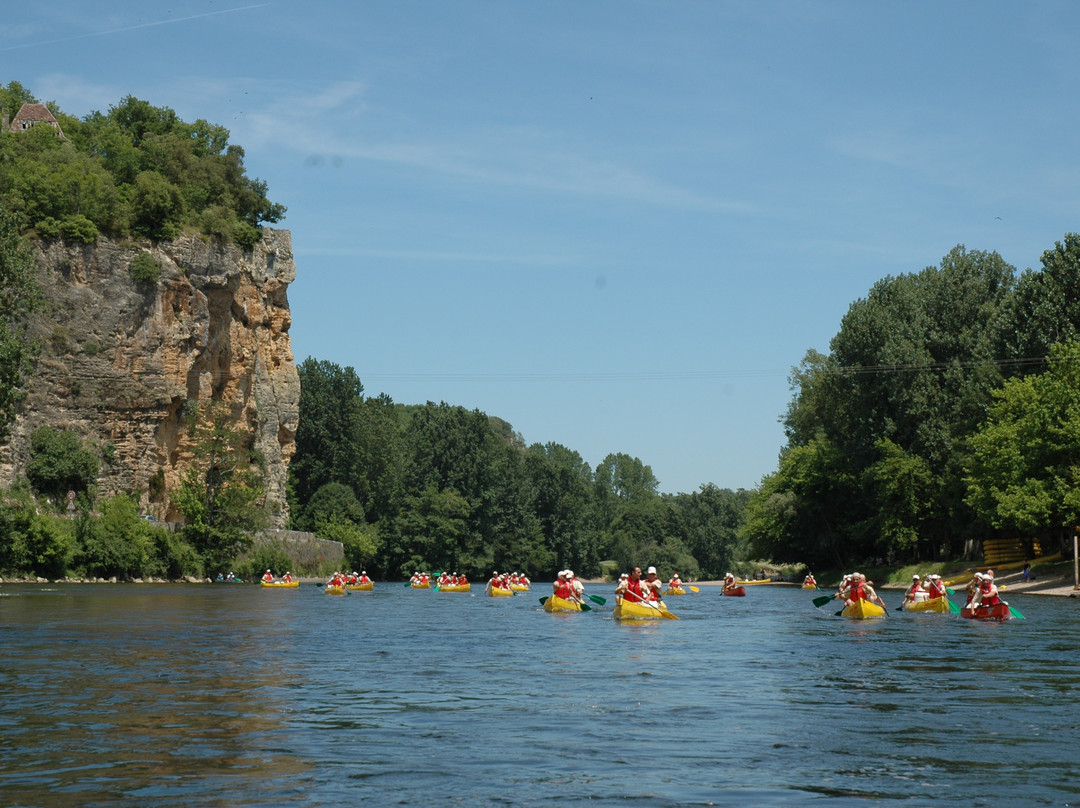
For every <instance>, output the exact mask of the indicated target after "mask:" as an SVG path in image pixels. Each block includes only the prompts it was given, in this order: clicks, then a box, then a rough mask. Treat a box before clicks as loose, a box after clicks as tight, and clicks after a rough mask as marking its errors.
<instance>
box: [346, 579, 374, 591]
mask: <svg viewBox="0 0 1080 808" xmlns="http://www.w3.org/2000/svg"><path fill="white" fill-rule="evenodd" d="M345 588H346V589H351V590H352V591H353V592H371V591H372V590H373V589H375V582H374V581H368V582H367V583H366V584H345Z"/></svg>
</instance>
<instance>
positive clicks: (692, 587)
mask: <svg viewBox="0 0 1080 808" xmlns="http://www.w3.org/2000/svg"><path fill="white" fill-rule="evenodd" d="M686 588H687V589H689V590H690V591H691V592H700V591H701V590H700V589H698V588H697V587H696V586H688V587H686Z"/></svg>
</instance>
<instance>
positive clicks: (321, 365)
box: [288, 357, 368, 529]
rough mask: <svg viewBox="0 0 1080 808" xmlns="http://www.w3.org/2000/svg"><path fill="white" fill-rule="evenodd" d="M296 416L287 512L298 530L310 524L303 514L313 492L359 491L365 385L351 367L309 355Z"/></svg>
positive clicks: (302, 372) (302, 369)
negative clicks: (335, 487) (335, 486)
mask: <svg viewBox="0 0 1080 808" xmlns="http://www.w3.org/2000/svg"><path fill="white" fill-rule="evenodd" d="M298 370H299V372H300V413H299V418H300V420H299V426H298V427H297V430H296V451H295V453H294V454H293V459H292V462H291V463H290V464H289V481H288V496H289V509H290V512H291V513H293V514H294V522H295V524H296V525H297V526H298V527H300V528H301V529H307V528H310V527H312V526H313V524H314V523H313V522H312V521H311V520H307V521H305V517H304V513H305V512H306V508H307V506H308V503H309V502H310V501H311V499H312V497H313V496H314V495H315V492H316V491H318V490H319V489H321V488H322V487H323V486H325V485H327V484H328V483H339V484H340V485H343V486H346V487H348V488H349V489H351V490H352V491H353V494H354V496H355V495H356V492H357V491H361V492H363V491H364V490H365V488H367V487H368V486H367V485H366V484H365V483H364V482H361V478H362V477H363V473H362V471H361V467H362V465H363V463H364V459H363V455H362V446H361V434H362V433H361V424H362V421H363V411H364V385H363V384H361V383H360V379H359V377H358V376H357V375H356V371H355V370H353V369H352V368H351V367H345V368H342V367H340V366H338V365H336V364H334V363H333V362H326V361H316V360H315V359H313V358H312V357H308V358H307V359H305V360H304V361H303V362H301V363H300V366H299V368H298Z"/></svg>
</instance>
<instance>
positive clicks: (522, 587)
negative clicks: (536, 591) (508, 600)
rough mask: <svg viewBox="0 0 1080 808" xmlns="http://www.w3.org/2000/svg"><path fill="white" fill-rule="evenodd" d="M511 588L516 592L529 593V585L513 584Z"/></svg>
mask: <svg viewBox="0 0 1080 808" xmlns="http://www.w3.org/2000/svg"><path fill="white" fill-rule="evenodd" d="M510 588H511V589H513V590H514V591H515V592H528V591H529V585H528V584H511V585H510Z"/></svg>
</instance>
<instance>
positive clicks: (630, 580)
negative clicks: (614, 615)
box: [615, 567, 645, 603]
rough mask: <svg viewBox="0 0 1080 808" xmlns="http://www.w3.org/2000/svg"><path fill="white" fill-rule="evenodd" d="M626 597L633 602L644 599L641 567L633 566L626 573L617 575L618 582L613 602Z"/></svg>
mask: <svg viewBox="0 0 1080 808" xmlns="http://www.w3.org/2000/svg"><path fill="white" fill-rule="evenodd" d="M622 598H627V599H628V600H630V601H633V602H635V603H637V602H642V601H644V600H645V593H644V592H643V591H642V589H641V567H634V568H633V569H632V570H630V572H629V574H628V573H625V572H624V573H623V574H622V575H620V576H619V583H618V585H617V586H616V587H615V602H616V603H618V602H619V601H620V600H621V599H622Z"/></svg>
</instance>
